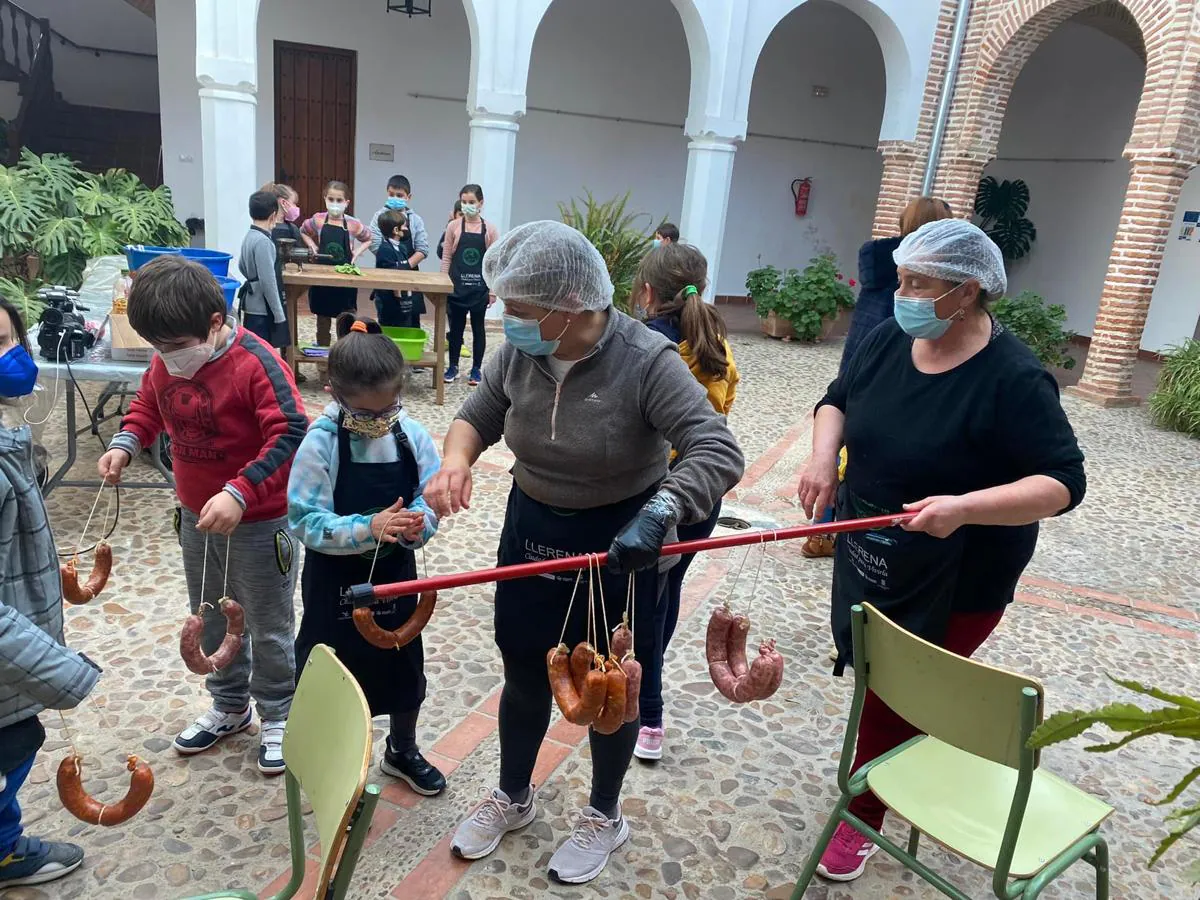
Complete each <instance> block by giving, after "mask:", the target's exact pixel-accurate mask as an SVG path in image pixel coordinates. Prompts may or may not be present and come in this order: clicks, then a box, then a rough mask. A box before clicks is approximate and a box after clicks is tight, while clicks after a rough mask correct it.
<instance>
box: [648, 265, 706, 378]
mask: <svg viewBox="0 0 1200 900" xmlns="http://www.w3.org/2000/svg"><path fill="white" fill-rule="evenodd" d="M633 284H634V294H635V296H637V295H640V293H641V292H642V291H643V290H644V288H643V285H646V284H648V285H650V287H651V289H652V290H653V291H654V296H655V300H656V302H655V306H654V309H653V310H652V311H651V312H652V314H653V315H655V316H675V317H678V318H679V330H680V332H681V333H682V336H683V339H684V340H685V341H687V344H688V349H689V350H691V352H692V356H693V357H694V358H695V360H696V364H697V365H698V366H699V367H700V371H701V372H703V373H704V374H706V375H710V376H712V377H713V378H724V377H725V376H726V374H727V373H728V371H729V358H728V356H727V355H726V353H725V322H724V320H723V319H722V318H721V317H720V315H718V314H717V311H716V310H715V309H714V308H713V307H712V306H711V305H709V304H707V303H705V302H704V301H703V300H702V299H701V296H700V295H701V294H702V293H703V292H704V289H705V288H706V287H707V286H708V261H707V260H706V259H705V258H704V254H703V253H701V252H700V251H699V250H697V249H696V248H695V247H693V246H691V245H690V244H675V243H672V244H663V245H662V246H660V247H656V248H655V249H653V250H651V251H650V252H649V253H647V254H646V256H645V258H644V259H643V260H642V264H641V265H640V266H639V267H638V273H637V276H636V277H635V278H634V280H633Z"/></svg>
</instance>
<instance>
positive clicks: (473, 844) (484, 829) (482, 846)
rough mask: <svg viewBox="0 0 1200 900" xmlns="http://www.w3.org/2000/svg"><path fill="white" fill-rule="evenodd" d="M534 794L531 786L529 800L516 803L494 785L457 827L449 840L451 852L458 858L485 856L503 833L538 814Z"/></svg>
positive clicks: (498, 842)
mask: <svg viewBox="0 0 1200 900" xmlns="http://www.w3.org/2000/svg"><path fill="white" fill-rule="evenodd" d="M533 794H534V791H533V785H530V786H529V799H528V800H527V801H526V802H525V804H524V805H523V806H519V805H517V804H516V803H513V802H512V801H511V800H509V799H508V794H506V793H504V791H502V790H500V789H499V788H496V789H495V790H494V791H492V796H490V797H488V798H487V799H486V800H484V801H483V803H481V804H480V805H479V807H478V808H477V809H476V810H475V812H473V813H471V815H470V817H469V818H467V819H465V820H463V823H462V824H461V825H459V826H458V830H457V831H455V832H454V840H453V841H451V842H450V852H451V853H453V854H454V855H455V856H457V857H459V858H461V859H482V858H483V857H485V856H487V855H488V854H489V853H491V852H492V851H493V850H495V849H496V848H497V847H498V846H499V845H500V839H501V838H503V837H504V836H505V835H506V834H508V833H509V832H510V831H516V830H517V829H519V828H524V827H525V826H526V825H528V824H529V823H530V822H532V821H533V817H534V816H535V815H537V807H536V805H535V804H534V799H533Z"/></svg>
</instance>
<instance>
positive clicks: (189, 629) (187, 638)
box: [179, 597, 246, 675]
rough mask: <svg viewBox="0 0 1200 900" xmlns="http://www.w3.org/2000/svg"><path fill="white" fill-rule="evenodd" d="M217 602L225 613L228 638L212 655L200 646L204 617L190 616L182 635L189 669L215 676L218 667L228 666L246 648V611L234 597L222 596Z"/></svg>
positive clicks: (185, 621) (183, 650) (183, 651)
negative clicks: (243, 646)
mask: <svg viewBox="0 0 1200 900" xmlns="http://www.w3.org/2000/svg"><path fill="white" fill-rule="evenodd" d="M217 603H218V605H219V606H220V608H221V612H223V613H224V614H225V637H224V638H223V639H222V640H221V646H220V647H218V648H217V649H216V651H215V652H214V653H213V654H212V655H211V656H205V655H204V650H203V649H202V648H201V647H200V637H201V635H203V633H204V620H203V619H202V618H200V616H198V615H195V614H192V615H190V616H188V617H187V619H185V620H184V623H183V632H182V633H181V634H180V635H179V655H180V656H182V657H183V661H184V663H185V664H186V665H187V667H188V670H189V671H191V672H195V673H196V674H197V675H211V674H212V673H213V672H216V671H217V670H218V669H223V668H225V666H227V665H229V664H230V663H231V662H233V659H234V657H235V656H237V654H238V651H239V650H241V649H242V633H243V631H244V630H245V621H246V613H245V610H243V609H242V607H241V604H240V603H238V602H237V601H236V600H234V599H233V598H232V597H222V598H221V599H220V600H219V601H217Z"/></svg>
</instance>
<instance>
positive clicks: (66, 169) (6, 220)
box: [0, 149, 188, 298]
mask: <svg viewBox="0 0 1200 900" xmlns="http://www.w3.org/2000/svg"><path fill="white" fill-rule="evenodd" d="M187 242H188V233H187V229H186V228H184V227H183V225H181V224H180V222H179V220H178V219H176V218H175V208H174V205H173V204H172V202H171V192H170V189H169V188H167V187H165V186H163V187H159V188H155V189H154V190H151V189H150V188H148V187H146V185H144V184H143V183H142V182H141V181H140V180H139V179H138V177H137V176H136V175H133V174H131V173H129V172H126V171H125V170H124V169H109V170H108V171H107V172H105V173H104V174H102V175H95V174H92V173H90V172H84V171H82V170H81V169H80V168H79V167H78V166H76V165H75V163H74V162H72V161H71V160H70V159H69V158H67V157H65V156H62V155H59V154H56V153H46V154H44V155H42V156H38V155H37V154H36V153H32V152H30V151H29V150H28V149H23V150H22V151H21V158H20V161H19V162H18V163H17V164H16V165H14V166H0V277H2V278H5V279H8V280H10V281H13V282H17V283H19V284H21V285H24V286H25V294H26V295H27V294H29V293H30V292H31V289H33V288H36V282H33V281H31V279H30V277H29V262H30V259H31V258H33V257H36V258H37V260H38V263H39V267H40V272H41V278H43V279H44V280H45V281H47V282H50V283H52V284H64V285H66V286H68V287H73V288H76V287H79V284H80V281H81V280H82V277H83V269H84V266H85V265H86V264H87V261H88V259H90V258H91V257H95V256H111V255H113V254H117V253H120V252H121V251H122V250H123V249H124V247H125V245H127V244H157V245H161V246H167V247H181V246H184V245H186V244H187ZM3 290H4V292H5V295H6V296H10V295H11V294H12V293H14V292H15V290H16V289H15V288H14V287H13V286H12V285H9V286H7V287H5V288H3ZM10 298H11V297H10Z"/></svg>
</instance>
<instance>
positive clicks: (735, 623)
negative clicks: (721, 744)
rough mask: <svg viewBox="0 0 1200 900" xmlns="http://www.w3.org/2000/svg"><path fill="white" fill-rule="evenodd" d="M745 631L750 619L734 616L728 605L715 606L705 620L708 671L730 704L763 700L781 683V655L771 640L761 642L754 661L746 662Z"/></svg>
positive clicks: (747, 629)
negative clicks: (730, 701)
mask: <svg viewBox="0 0 1200 900" xmlns="http://www.w3.org/2000/svg"><path fill="white" fill-rule="evenodd" d="M749 632H750V620H749V619H747V618H746V617H745V616H735V615H734V614H733V611H732V610H731V609H730V608H729V606H728V605H722V606H718V607H717V608H716V609H715V610H713V614H712V616H711V617H710V618H709V620H708V632H707V634H706V636H705V655H706V656H707V658H708V674H709V677H710V678H712V682H713V684H714V685H715V686H716V688H717V690H718V691H720V692H721V695H722V696H723V697H725V698H726V699H728V700H732V701H733V702H734V703H748V702H749V701H751V700H766V699H767V698H768V697H770V696H771V695H772V694H774V693H775V691H777V690H778V689H779V685H780V684H782V683H783V656H782V655H781V654H780V653H779V651H777V650H776V649H775V642H774V641H773V640H771V641H764V642H763V643H762V644H761V645H760V646H759V649H758V656H757V657H755V659H754V662H753V663H752V664H747V661H746V637H747V635H748V634H749Z"/></svg>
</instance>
